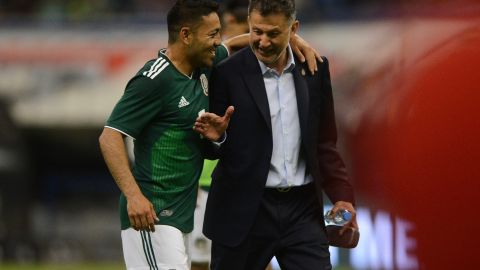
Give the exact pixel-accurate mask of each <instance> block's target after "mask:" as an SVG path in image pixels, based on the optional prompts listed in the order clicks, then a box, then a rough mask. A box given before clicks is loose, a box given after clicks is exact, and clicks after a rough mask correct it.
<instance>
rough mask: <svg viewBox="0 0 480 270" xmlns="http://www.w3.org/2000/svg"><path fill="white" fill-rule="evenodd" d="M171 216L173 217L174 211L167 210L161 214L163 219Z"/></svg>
mask: <svg viewBox="0 0 480 270" xmlns="http://www.w3.org/2000/svg"><path fill="white" fill-rule="evenodd" d="M171 215H173V210H170V209H165V210H162V212H160V216H161V217H169V216H171Z"/></svg>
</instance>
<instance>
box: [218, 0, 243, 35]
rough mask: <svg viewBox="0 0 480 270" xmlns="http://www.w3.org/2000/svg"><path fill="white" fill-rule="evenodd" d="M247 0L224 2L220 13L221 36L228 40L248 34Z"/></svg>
mask: <svg viewBox="0 0 480 270" xmlns="http://www.w3.org/2000/svg"><path fill="white" fill-rule="evenodd" d="M248 2H249V1H248V0H230V1H227V2H225V5H224V10H223V12H222V36H223V38H224V39H225V38H229V37H233V36H236V35H240V34H245V33H248V21H247V18H248Z"/></svg>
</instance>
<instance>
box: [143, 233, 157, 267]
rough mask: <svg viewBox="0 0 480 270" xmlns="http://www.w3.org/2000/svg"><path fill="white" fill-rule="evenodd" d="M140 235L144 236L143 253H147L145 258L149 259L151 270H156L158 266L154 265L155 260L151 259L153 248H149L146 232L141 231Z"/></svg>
mask: <svg viewBox="0 0 480 270" xmlns="http://www.w3.org/2000/svg"><path fill="white" fill-rule="evenodd" d="M140 235H141V236H142V244H143V252H145V258H146V259H147V262H148V265H149V267H150V270H152V269H153V270H156V269H158V268H157V265H156V264H154V263H153V259H152V257H151V253H150V251H151V248H150V247H149V242H148V240H147V235H146V232H144V231H140Z"/></svg>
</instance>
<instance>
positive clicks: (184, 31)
mask: <svg viewBox="0 0 480 270" xmlns="http://www.w3.org/2000/svg"><path fill="white" fill-rule="evenodd" d="M179 39H180V40H181V41H182V42H183V43H184V44H186V45H190V43H191V40H192V31H191V29H190V27H188V26H184V27H182V28H180V35H179Z"/></svg>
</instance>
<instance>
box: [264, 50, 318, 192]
mask: <svg viewBox="0 0 480 270" xmlns="http://www.w3.org/2000/svg"><path fill="white" fill-rule="evenodd" d="M287 53H288V56H287V57H288V60H287V65H286V66H285V68H284V70H283V72H282V73H281V74H278V72H277V71H276V70H275V69H272V68H269V67H267V66H266V65H265V64H264V63H263V62H261V61H258V62H259V63H260V68H261V70H262V74H263V81H264V82H265V88H266V90H267V98H268V105H269V108H270V118H271V121H272V135H273V138H272V139H273V152H272V159H271V161H270V170H269V172H268V177H267V183H266V187H274V188H286V187H291V186H301V185H304V184H307V183H309V182H311V181H312V179H311V176H310V175H306V164H305V160H304V159H303V158H302V157H301V156H300V146H301V137H300V121H299V118H298V108H297V95H296V92H295V83H294V79H293V74H292V70H293V68H294V67H295V60H294V59H293V54H292V49H291V48H290V46H288V51H287Z"/></svg>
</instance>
